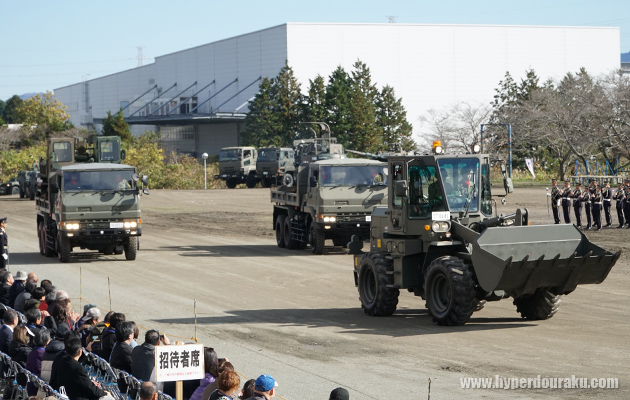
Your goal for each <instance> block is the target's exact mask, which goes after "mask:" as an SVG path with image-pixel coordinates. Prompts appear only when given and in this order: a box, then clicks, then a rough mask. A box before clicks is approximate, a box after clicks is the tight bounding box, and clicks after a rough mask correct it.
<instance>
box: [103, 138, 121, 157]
mask: <svg viewBox="0 0 630 400" xmlns="http://www.w3.org/2000/svg"><path fill="white" fill-rule="evenodd" d="M99 148H100V154H101V159H100V160H99V161H118V159H119V156H120V148H119V146H118V142H116V141H106V142H100V143H99Z"/></svg>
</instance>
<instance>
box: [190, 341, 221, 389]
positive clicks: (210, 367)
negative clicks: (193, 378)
mask: <svg viewBox="0 0 630 400" xmlns="http://www.w3.org/2000/svg"><path fill="white" fill-rule="evenodd" d="M203 357H204V358H203V362H204V371H205V376H204V377H203V379H201V380H200V381H199V387H198V388H197V389H195V392H194V393H193V395H192V396H191V397H190V400H201V396H202V395H203V391H204V390H205V389H206V387H207V386H208V385H209V384H211V383H213V382H214V381H216V380H217V377H218V376H219V371H218V368H219V359H218V358H217V353H216V351H214V349H213V348H212V347H204V349H203Z"/></svg>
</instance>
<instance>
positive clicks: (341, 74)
mask: <svg viewBox="0 0 630 400" xmlns="http://www.w3.org/2000/svg"><path fill="white" fill-rule="evenodd" d="M350 84H351V82H350V76H349V75H348V73H347V72H346V71H345V70H344V69H343V68H341V66H339V67H337V69H335V70H334V71H333V73H332V74H331V75H330V76H329V77H328V85H327V86H326V98H325V103H324V105H325V108H326V113H327V117H326V119H325V122H326V123H327V124H328V126H330V130H331V131H332V136H333V137H336V138H337V141H338V142H339V143H341V144H343V145H344V146H345V147H348V146H349V144H350V127H351V125H350V114H351V110H350V90H351V87H350Z"/></svg>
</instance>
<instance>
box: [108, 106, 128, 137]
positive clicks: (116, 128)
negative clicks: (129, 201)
mask: <svg viewBox="0 0 630 400" xmlns="http://www.w3.org/2000/svg"><path fill="white" fill-rule="evenodd" d="M103 136H120V137H121V138H122V140H124V141H127V140H129V139H130V138H131V131H130V130H129V124H127V121H125V117H124V116H123V110H122V107H121V108H120V111H118V112H117V113H116V114H115V115H112V113H111V112H109V111H107V117H106V118H104V119H103Z"/></svg>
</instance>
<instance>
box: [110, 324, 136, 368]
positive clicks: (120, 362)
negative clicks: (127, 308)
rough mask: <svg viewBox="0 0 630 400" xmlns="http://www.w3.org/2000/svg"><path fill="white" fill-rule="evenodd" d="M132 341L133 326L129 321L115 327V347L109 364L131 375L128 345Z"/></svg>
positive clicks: (130, 350)
mask: <svg viewBox="0 0 630 400" xmlns="http://www.w3.org/2000/svg"><path fill="white" fill-rule="evenodd" d="M132 340H133V325H132V323H131V322H130V321H121V322H119V323H118V325H116V345H115V346H114V348H113V349H112V354H111V356H110V358H109V364H110V365H111V366H112V367H113V368H117V369H120V370H123V371H126V372H128V373H130V374H131V373H132V372H131V371H132V368H131V367H132V360H131V352H132V351H133V349H132V348H131V346H130V345H129V343H131V341H132Z"/></svg>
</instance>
